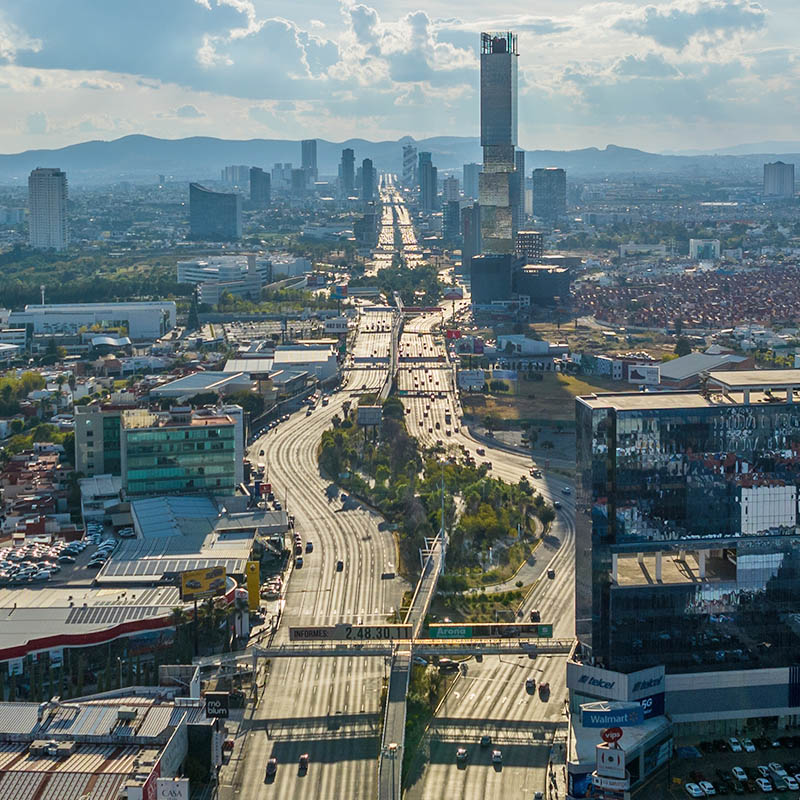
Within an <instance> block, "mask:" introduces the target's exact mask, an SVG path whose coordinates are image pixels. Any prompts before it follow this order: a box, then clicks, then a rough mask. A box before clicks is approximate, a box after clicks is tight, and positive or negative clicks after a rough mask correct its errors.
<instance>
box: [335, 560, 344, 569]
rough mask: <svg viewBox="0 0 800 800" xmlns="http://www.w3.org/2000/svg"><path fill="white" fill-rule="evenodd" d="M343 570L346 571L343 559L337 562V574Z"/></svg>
mask: <svg viewBox="0 0 800 800" xmlns="http://www.w3.org/2000/svg"><path fill="white" fill-rule="evenodd" d="M343 569H344V561H342V560H341V559H339V560H338V561H337V562H336V571H337V572H341V571H342V570H343Z"/></svg>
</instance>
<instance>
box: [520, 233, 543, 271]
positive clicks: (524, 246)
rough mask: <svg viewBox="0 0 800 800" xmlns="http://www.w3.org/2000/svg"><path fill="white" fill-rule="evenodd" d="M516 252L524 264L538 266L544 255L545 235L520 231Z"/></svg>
mask: <svg viewBox="0 0 800 800" xmlns="http://www.w3.org/2000/svg"><path fill="white" fill-rule="evenodd" d="M514 250H515V252H516V254H517V258H519V259H521V260H522V262H523V263H524V264H538V263H539V262H540V260H541V258H542V256H543V255H544V235H543V234H541V233H540V232H539V231H519V233H517V241H516V243H515V248H514Z"/></svg>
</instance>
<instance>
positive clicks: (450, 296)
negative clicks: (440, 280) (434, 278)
mask: <svg viewBox="0 0 800 800" xmlns="http://www.w3.org/2000/svg"><path fill="white" fill-rule="evenodd" d="M442 297H443V298H444V299H445V300H463V299H464V290H463V289H462V288H461V287H460V286H448V287H447V289H446V290H445V293H444V294H443V295H442Z"/></svg>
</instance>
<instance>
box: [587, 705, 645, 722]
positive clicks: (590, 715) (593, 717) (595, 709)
mask: <svg viewBox="0 0 800 800" xmlns="http://www.w3.org/2000/svg"><path fill="white" fill-rule="evenodd" d="M602 706H605V707H602ZM643 722H644V710H643V709H642V707H641V706H640V705H637V704H634V703H631V704H629V705H626V706H624V707H620V706H617V707H612V706H611V705H609V704H608V703H584V704H583V705H581V725H582V726H583V727H584V728H608V727H610V726H612V727H613V726H630V725H641V724H642V723H643Z"/></svg>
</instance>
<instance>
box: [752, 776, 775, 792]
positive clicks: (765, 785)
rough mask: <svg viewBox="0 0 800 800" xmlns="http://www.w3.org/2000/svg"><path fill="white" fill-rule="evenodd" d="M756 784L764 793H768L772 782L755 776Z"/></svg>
mask: <svg viewBox="0 0 800 800" xmlns="http://www.w3.org/2000/svg"><path fill="white" fill-rule="evenodd" d="M756 786H758V788H759V789H760V790H761V791H762V792H763V793H764V794H769V792H771V791H772V784H771V783H770V782H769V781H768V780H767V779H766V778H756Z"/></svg>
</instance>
